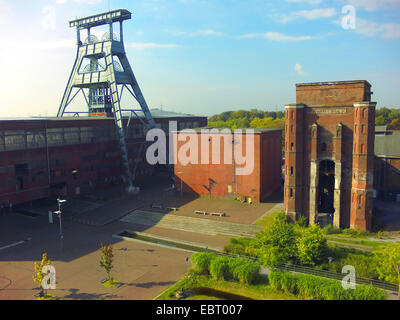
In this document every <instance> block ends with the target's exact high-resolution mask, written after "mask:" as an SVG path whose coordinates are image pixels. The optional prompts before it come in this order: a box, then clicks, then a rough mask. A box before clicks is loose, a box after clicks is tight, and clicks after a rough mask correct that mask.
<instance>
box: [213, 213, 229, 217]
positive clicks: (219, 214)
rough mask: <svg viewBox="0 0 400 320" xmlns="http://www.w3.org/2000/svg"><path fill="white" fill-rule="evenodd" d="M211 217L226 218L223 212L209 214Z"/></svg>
mask: <svg viewBox="0 0 400 320" xmlns="http://www.w3.org/2000/svg"><path fill="white" fill-rule="evenodd" d="M211 215H212V216H218V217H226V214H225V212H223V213H220V212H211Z"/></svg>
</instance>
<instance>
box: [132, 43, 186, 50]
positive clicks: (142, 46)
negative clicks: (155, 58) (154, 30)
mask: <svg viewBox="0 0 400 320" xmlns="http://www.w3.org/2000/svg"><path fill="white" fill-rule="evenodd" d="M125 47H127V48H135V49H148V48H177V47H179V46H178V45H176V44H161V43H153V42H128V43H125Z"/></svg>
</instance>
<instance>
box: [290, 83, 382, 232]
mask: <svg viewBox="0 0 400 320" xmlns="http://www.w3.org/2000/svg"><path fill="white" fill-rule="evenodd" d="M375 105H376V103H374V102H371V85H370V84H369V83H368V82H367V81H365V80H360V81H340V82H323V83H321V82H319V83H307V84H297V85H296V104H289V105H286V128H285V130H286V131H285V132H286V138H285V153H286V156H285V191H284V192H285V200H284V203H285V212H286V214H287V216H288V217H289V218H290V219H291V220H297V219H298V218H299V217H300V216H305V217H307V218H308V219H309V222H310V224H320V225H321V226H323V225H326V224H332V225H334V226H335V227H340V228H348V227H351V228H359V229H363V230H366V229H370V228H371V219H372V186H373V159H374V130H375V124H374V123H375V122H374V119H375Z"/></svg>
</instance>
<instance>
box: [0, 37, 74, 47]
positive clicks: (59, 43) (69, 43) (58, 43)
mask: <svg viewBox="0 0 400 320" xmlns="http://www.w3.org/2000/svg"><path fill="white" fill-rule="evenodd" d="M73 47H76V40H75V39H62V40H55V41H15V42H13V41H7V42H0V48H5V49H7V48H13V49H19V50H56V49H60V48H73Z"/></svg>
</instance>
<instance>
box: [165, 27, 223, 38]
mask: <svg viewBox="0 0 400 320" xmlns="http://www.w3.org/2000/svg"><path fill="white" fill-rule="evenodd" d="M168 33H170V34H172V35H173V36H177V37H182V36H184V37H215V36H218V37H219V36H223V35H224V33H223V32H219V31H215V30H213V29H204V30H197V31H193V32H186V31H168Z"/></svg>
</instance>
